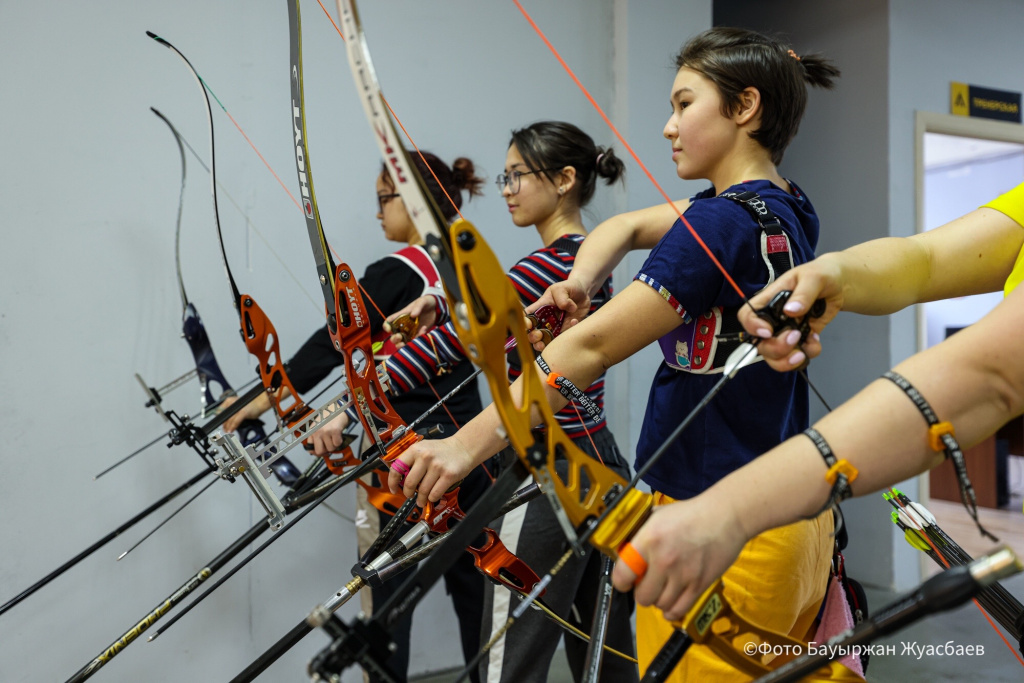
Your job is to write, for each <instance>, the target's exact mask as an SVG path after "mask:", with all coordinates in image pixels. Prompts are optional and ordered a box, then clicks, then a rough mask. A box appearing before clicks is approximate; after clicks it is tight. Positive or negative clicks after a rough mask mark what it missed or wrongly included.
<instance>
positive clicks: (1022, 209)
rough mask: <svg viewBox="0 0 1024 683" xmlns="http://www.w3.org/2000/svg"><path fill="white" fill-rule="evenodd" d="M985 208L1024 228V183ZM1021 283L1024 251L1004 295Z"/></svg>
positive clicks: (1006, 285) (1009, 278) (1023, 273)
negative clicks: (1007, 217)
mask: <svg viewBox="0 0 1024 683" xmlns="http://www.w3.org/2000/svg"><path fill="white" fill-rule="evenodd" d="M985 208H989V209H995V210H996V211H998V212H999V213H1003V214H1006V215H1007V216H1009V217H1010V218H1012V219H1013V220H1015V221H1016V222H1017V223H1018V224H1019V225H1021V226H1024V183H1021V184H1020V185H1018V186H1017V187H1015V188H1013V189H1012V190H1010V191H1009V192H1007V193H1005V194H1001V195H999V196H998V197H996V198H995V199H993V200H992V201H990V202H989V203H988V204H986V205H985ZM1021 282H1024V249H1021V251H1020V253H1019V254H1017V261H1016V263H1014V264H1013V270H1012V271H1011V272H1010V277H1008V278H1006V284H1005V286H1004V287H1003V293H1004V294H1006V295H1008V294H1009V293H1010V292H1012V291H1013V290H1014V288H1016V287H1017V285H1019V284H1020V283H1021Z"/></svg>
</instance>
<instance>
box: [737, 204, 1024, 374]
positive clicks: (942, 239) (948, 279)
mask: <svg viewBox="0 0 1024 683" xmlns="http://www.w3.org/2000/svg"><path fill="white" fill-rule="evenodd" d="M1022 245H1024V228H1022V227H1021V226H1020V225H1019V224H1018V223H1016V222H1015V221H1014V220H1013V219H1011V218H1009V217H1008V216H1006V215H1005V214H1003V213H1001V212H999V211H996V210H995V209H989V208H981V209H977V210H975V211H972V212H971V213H969V214H967V215H966V216H962V217H961V218H958V219H956V220H954V221H952V222H950V223H947V224H945V225H943V226H941V227H939V228H936V229H934V230H930V231H928V232H925V233H921V234H918V235H914V236H912V237H906V238H899V237H888V238H884V239H879V240H873V241H871V242H865V243H864V244H858V245H856V246H853V247H850V248H849V249H846V250H844V251H840V252H834V253H829V254H824V255H823V256H820V257H819V258H817V259H815V260H814V261H811V262H810V263H805V264H804V265H802V266H798V267H797V268H794V269H793V270H790V271H788V272H786V273H785V274H783V275H782V276H781V277H780V278H779V279H778V280H776V281H775V282H773V283H772V284H771V285H769V286H768V287H766V288H765V289H764V290H763V291H761V292H759V293H758V294H757V295H756V296H754V297H751V300H750V303H751V305H752V306H753V307H754V308H759V307H761V306H764V305H765V304H766V303H767V302H768V301H769V300H770V299H771V297H772V296H774V295H775V294H776V293H778V292H780V291H782V290H792V292H793V295H792V296H791V297H790V300H789V303H788V304H787V305H786V310H787V312H788V313H790V314H791V315H802V314H803V313H804V312H805V311H807V310H808V307H809V306H810V304H811V303H813V302H814V301H815V299H819V298H824V299H825V300H826V301H827V302H828V309H827V311H826V313H825V315H824V316H822V317H821V318H818V319H817V320H815V321H814V322H813V323H812V326H811V327H812V329H813V330H814V331H815V332H817V333H820V332H821V330H822V329H824V327H825V326H826V325H827V324H828V323H829V322H830V321H831V320H832V319H833V318H834V317H835V316H836V314H837V313H838V312H839V311H840V310H843V311H852V312H855V313H864V314H868V315H885V314H889V313H893V312H895V311H898V310H900V309H902V308H905V307H907V306H909V305H911V304H915V303H922V302H925V301H935V300H937V299H943V298H947V297H954V296H967V295H970V294H980V293H983V292H993V291H998V290H999V289H1002V287H1003V282H1004V281H1005V280H1006V277H1007V276H1008V275H1009V274H1010V271H1011V270H1012V268H1013V264H1014V260H1015V259H1016V257H1017V254H1018V253H1019V252H1020V250H1021V247H1022ZM740 321H741V322H742V323H743V325H744V327H745V328H746V329H747V331H749V332H751V333H754V334H759V336H764V334H765V333H766V332H767V331H768V328H767V326H766V324H765V323H764V322H763V321H761V320H760V319H758V318H757V317H756V316H755V315H754V314H753V311H752V310H751V309H750V308H748V307H744V308H743V309H742V310H741V311H740ZM759 331H760V332H759ZM795 342H796V340H795V339H788V340H787V339H785V338H780V339H771V340H768V341H766V342H764V343H762V344H761V349H760V351H761V353H762V355H764V356H765V357H766V358H767V359H768V360H769V362H770V363H772V365H773V367H775V368H776V369H780V370H787V369H791V368H792V367H793V366H794V365H799V364H800V363H801V362H803V357H798V358H796V361H797V362H796V363H791V362H789V361H790V360H791V359H793V355H792V354H794V353H795V351H794V344H795ZM804 350H805V351H806V352H807V355H808V356H810V357H812V358H813V357H814V356H816V355H818V353H820V351H821V346H820V344H819V343H818V342H817V340H812V341H811V342H810V343H809V344H807V345H806V346H805V347H804Z"/></svg>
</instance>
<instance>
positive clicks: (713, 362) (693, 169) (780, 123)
mask: <svg viewBox="0 0 1024 683" xmlns="http://www.w3.org/2000/svg"><path fill="white" fill-rule="evenodd" d="M676 69H677V71H676V74H675V78H674V81H673V83H672V84H671V87H670V88H669V89H668V92H667V93H666V94H667V95H668V100H669V103H670V105H671V114H670V115H669V117H668V121H667V122H666V124H665V127H664V129H663V135H664V137H665V138H666V140H667V141H668V144H667V145H666V146H668V147H670V148H671V159H672V163H673V165H674V166H675V168H676V172H677V174H678V175H679V177H680V178H683V179H707V180H708V181H710V183H711V187H709V188H708V189H707V190H705V191H703V192H701V193H698V194H697V195H695V196H694V197H692V198H691V199H690V200H688V201H681V202H676V206H670V205H668V204H663V205H660V206H655V207H652V208H649V209H643V210H640V211H635V212H632V213H628V214H623V215H622V216H618V217H616V218H614V219H612V220H610V221H607V222H606V223H605V224H602V225H600V226H598V227H597V228H596V229H595V230H594V232H593V233H592V234H591V236H590V237H588V238H587V241H586V242H585V243H584V244H583V246H582V248H581V249H580V252H579V256H578V257H577V259H576V263H575V267H574V268H573V271H572V276H571V277H570V278H569V279H568V280H567V281H566V282H564V283H561V284H559V285H556V286H555V288H554V289H555V292H553V294H552V297H551V299H553V300H554V301H556V302H558V303H559V305H560V307H562V308H564V309H566V310H571V311H575V312H576V313H577V315H579V314H580V313H586V312H588V311H589V308H590V305H589V304H590V297H591V296H592V295H593V294H594V293H595V292H597V291H598V290H599V288H600V287H601V283H603V282H604V278H605V276H606V275H607V274H608V273H609V272H611V270H612V268H614V267H615V265H616V264H617V263H618V262H619V261H620V260H621V259H622V257H623V256H624V255H625V254H626V253H627V252H628V251H629V250H631V249H652V251H651V253H650V255H649V257H648V258H647V260H646V262H645V263H644V265H643V267H642V268H641V270H640V272H639V273H638V274H637V276H636V278H635V279H634V280H633V282H632V283H630V284H629V285H628V286H627V287H626V288H625V289H624V290H623V291H622V292H620V293H619V294H618V295H617V296H616V297H615V298H614V299H612V300H611V301H609V302H608V303H607V304H606V305H605V306H604V307H603V308H602V309H601V310H600V311H598V312H596V313H594V314H592V315H590V316H589V317H587V318H586V319H585V320H582V321H580V322H579V324H577V325H575V326H573V327H570V328H569V329H568V330H565V331H563V333H562V334H561V335H560V336H558V337H556V338H555V339H554V340H553V341H552V342H551V343H550V344H548V345H547V346H546V348H544V360H545V361H546V365H547V366H548V367H550V369H551V371H552V372H557V373H559V374H561V375H563V376H565V377H566V378H568V379H569V380H571V381H572V382H573V383H574V384H576V385H577V386H583V385H586V384H588V383H590V382H592V381H593V380H594V378H596V377H599V376H600V375H601V373H603V372H604V371H605V370H606V369H607V368H608V367H609V366H610V365H611V364H614V363H618V362H620V361H622V360H624V359H625V358H628V357H629V356H631V355H632V354H634V353H636V352H637V351H639V350H640V349H642V348H644V347H646V346H648V345H649V344H651V343H652V342H655V341H657V342H660V346H661V348H662V351H663V353H664V355H665V362H664V363H662V365H661V366H660V367H659V369H658V370H657V373H656V375H655V377H654V381H653V383H652V386H651V391H650V397H649V400H648V404H647V413H646V415H645V418H644V423H643V427H642V429H641V432H640V439H639V442H638V444H637V449H636V450H637V463H636V466H637V467H638V468H639V467H640V466H642V465H644V464H646V463H647V462H648V461H649V460H650V458H651V456H652V455H653V454H654V453H655V451H656V450H658V449H659V448H660V447H661V446H662V445H663V444H666V443H667V445H666V450H665V451H664V456H663V457H662V458H661V459H660V460H658V461H656V462H655V463H654V464H653V465H652V467H651V469H649V470H648V471H647V472H646V474H645V477H644V481H645V482H646V483H647V484H649V485H650V487H651V489H652V490H653V493H654V498H655V503H656V504H657V505H665V504H668V503H671V502H673V500H679V499H688V498H693V497H695V496H697V495H698V494H700V493H701V492H702V491H704V490H705V489H708V488H709V487H711V486H712V485H714V484H715V483H716V482H717V481H718V480H720V479H722V478H724V477H725V476H727V475H728V474H729V473H730V472H732V471H734V470H737V469H739V468H740V467H741V466H743V465H744V464H746V463H748V462H750V461H752V460H754V459H755V458H756V457H757V456H759V455H760V454H761V453H763V452H765V450H767V449H769V448H771V447H772V446H774V445H776V444H778V443H779V442H780V441H782V440H784V439H786V438H788V437H790V436H793V435H794V434H799V433H800V432H801V431H802V430H803V429H805V428H806V427H807V426H808V396H807V385H806V382H805V381H804V379H803V377H801V376H799V375H797V374H796V373H788V374H781V373H776V372H774V371H773V370H772V369H771V368H770V367H768V366H767V364H764V363H760V364H754V365H751V366H750V367H746V368H743V369H742V370H740V371H739V372H738V373H737V374H736V375H735V377H734V378H733V379H731V380H730V381H729V382H728V383H727V384H725V385H724V387H723V388H722V389H721V391H720V392H719V393H718V394H717V395H716V396H715V397H714V399H713V400H712V401H711V402H710V403H709V404H708V405H707V406H706V407H705V408H704V409H703V411H702V412H701V413H700V414H699V415H698V417H697V419H696V420H695V421H694V423H693V424H691V425H690V427H689V428H688V429H686V430H684V431H683V432H682V434H681V435H680V436H679V437H678V438H677V439H676V440H675V441H672V442H667V437H668V436H669V434H670V433H671V432H672V431H673V430H674V429H675V428H676V427H677V426H678V425H679V424H680V423H681V422H682V420H683V418H684V417H685V416H686V415H687V414H688V413H689V412H690V411H691V409H693V408H695V407H696V406H697V405H699V404H700V402H701V400H702V399H703V398H704V397H705V396H706V395H707V394H708V392H709V390H710V388H711V387H712V386H713V385H715V384H716V383H717V382H718V380H719V379H720V378H721V369H720V365H719V364H720V363H721V362H722V361H724V360H725V357H727V356H728V351H725V352H724V353H719V352H718V351H719V350H720V349H719V346H720V345H721V344H723V342H720V341H719V339H718V336H717V335H718V334H720V331H725V330H720V328H719V327H718V326H719V324H722V325H726V324H736V325H738V322H736V321H735V311H736V309H737V308H738V307H739V306H740V305H741V304H742V303H743V298H741V296H740V295H739V294H738V293H737V292H736V291H734V289H733V287H732V285H731V284H730V283H729V281H727V280H726V278H725V276H724V275H723V274H722V272H721V271H720V270H719V269H718V268H717V267H715V265H714V264H713V263H712V261H711V259H710V258H709V257H708V255H707V254H706V253H705V252H704V250H703V248H702V247H701V246H700V244H699V243H698V240H697V239H696V238H695V236H694V235H693V234H691V232H690V231H689V229H688V228H687V226H686V225H685V224H684V221H683V220H682V219H680V216H679V214H678V213H677V207H678V209H679V210H681V211H685V212H686V213H685V216H686V219H687V221H686V222H688V223H689V224H691V225H692V226H693V228H694V231H695V232H696V234H697V235H699V236H700V238H701V239H702V240H703V243H704V244H706V245H707V246H708V248H709V249H710V250H711V252H712V253H714V254H715V256H716V258H717V259H718V261H719V262H720V263H722V265H723V266H724V269H725V270H726V271H727V272H728V273H729V274H730V276H731V280H732V281H735V282H736V283H737V285H738V288H739V289H740V290H741V291H742V292H744V293H745V294H752V293H754V292H756V291H758V290H759V289H761V288H763V287H764V286H765V284H766V283H767V282H769V281H770V278H771V277H773V275H774V274H775V273H780V272H782V271H784V270H785V268H786V267H789V266H791V265H792V264H794V263H795V264H799V263H802V262H805V261H807V260H810V259H812V258H813V257H814V247H815V245H816V243H817V239H818V228H819V226H818V217H817V215H816V213H815V211H814V207H813V206H812V205H811V203H810V201H809V200H808V199H807V197H806V196H805V194H804V193H803V192H802V191H801V190H800V189H799V188H798V187H797V186H796V184H795V183H793V182H791V181H789V180H788V179H786V178H784V177H783V176H782V175H781V174H780V173H779V171H778V169H777V166H778V165H779V164H780V163H781V161H782V157H783V153H784V152H785V150H786V148H787V146H788V145H789V143H790V141H791V140H792V139H793V137H794V136H795V135H796V131H797V127H798V126H799V123H800V119H801V118H802V116H803V113H804V109H805V107H806V102H807V86H808V85H813V86H817V87H824V88H830V87H831V86H832V83H833V81H834V79H835V78H836V77H837V76H838V75H839V72H838V70H837V69H836V68H835V67H833V66H832V65H831V64H830V63H829V62H828V61H827V60H825V59H823V58H821V57H819V56H815V55H804V56H802V57H801V56H800V55H797V54H796V53H795V52H794V51H793V50H788V49H787V48H786V46H784V45H782V44H780V43H779V42H777V41H775V40H773V39H771V38H768V37H766V36H763V35H761V34H758V33H755V32H753V31H748V30H744V29H733V28H724V27H719V28H713V29H710V30H708V31H705V32H703V33H701V34H699V35H697V36H696V37H694V38H693V39H692V40H690V41H689V42H688V43H687V44H686V45H684V46H683V48H682V50H680V52H679V54H678V55H677V58H676ZM668 152H669V150H666V159H665V160H666V161H668ZM780 254H782V255H784V256H785V257H786V259H785V261H786V262H785V263H779V262H778V256H779V255H780ZM551 299H548V300H549V301H550V300H551ZM580 317H582V316H580ZM726 329H727V328H726ZM720 356H722V357H720ZM716 369H718V372H717V373H716V372H715V370H716ZM542 376H544V374H543V373H542ZM545 390H546V393H547V396H548V400H549V401H551V404H552V407H553V408H555V409H557V408H560V407H561V406H563V405H565V403H566V399H565V397H563V396H562V394H560V393H559V391H558V390H557V389H554V388H551V387H547V386H545ZM512 395H513V397H518V396H520V395H521V388H520V387H519V386H517V385H514V386H513V387H512ZM500 425H501V421H500V418H499V416H498V413H497V410H496V409H495V408H494V407H493V406H491V407H488V408H486V409H485V410H484V411H483V412H482V413H481V414H480V415H479V416H477V418H475V419H474V420H473V421H472V422H470V423H469V424H468V425H465V426H464V427H463V428H462V429H461V430H459V431H458V432H457V433H456V434H455V435H454V436H452V437H451V438H448V439H445V440H443V441H433V442H430V443H422V444H417V445H416V446H414V447H413V448H410V449H409V450H407V451H406V452H405V453H403V454H402V455H401V457H400V459H401V460H402V461H403V462H404V463H405V465H406V466H407V467H408V468H409V469H410V472H409V474H408V475H407V476H406V477H405V479H404V486H403V484H402V482H401V481H400V479H399V477H398V476H397V475H396V473H395V472H394V471H392V474H391V475H390V479H389V481H390V484H391V487H392V490H396V491H397V490H399V489H404V493H405V495H407V496H412V495H418V497H419V499H420V501H421V503H425V502H426V501H427V500H436V499H437V498H438V497H439V496H440V495H441V493H443V491H444V489H445V488H446V487H447V486H449V485H450V484H451V482H453V481H456V480H458V478H459V477H460V476H462V474H463V473H464V472H466V471H468V470H469V469H471V468H472V467H473V466H474V464H475V463H477V462H481V461H483V460H486V459H487V458H488V457H490V456H491V455H492V454H493V453H495V452H497V451H498V450H500V449H501V448H502V447H503V446H504V443H503V440H502V439H500V437H499V436H498V434H497V431H496V430H497V428H498V427H499V426H500ZM703 513H704V514H706V515H708V516H709V517H713V516H714V515H716V514H717V511H716V510H713V509H704V510H703ZM659 517H660V515H659V511H658V510H657V509H656V510H655V511H654V513H653V515H652V519H651V521H650V522H648V525H651V524H653V523H654V522H655V521H656V520H658V519H659ZM832 530H833V522H832V513H831V511H829V512H826V513H824V514H820V515H817V516H816V517H815V518H814V519H811V520H806V521H802V522H799V523H797V524H793V525H790V526H787V527H783V528H781V529H775V530H772V531H768V532H766V533H763V534H761V535H760V536H758V537H757V538H755V539H753V540H752V541H751V542H750V543H748V544H747V546H746V547H744V549H743V551H742V552H741V553H740V555H739V558H738V559H737V561H736V562H735V563H734V564H733V565H732V567H731V568H730V569H729V570H728V571H726V572H725V574H724V575H723V577H722V578H723V582H724V587H725V595H726V598H727V599H728V600H729V601H730V602H731V603H732V604H733V606H734V607H735V608H736V611H737V612H739V613H741V614H742V615H744V616H745V617H746V618H747V619H748V620H750V621H751V622H753V623H755V624H757V625H759V626H761V627H764V628H767V629H770V630H773V631H777V632H780V633H788V634H790V635H791V636H792V637H793V638H795V639H797V640H801V641H802V642H809V641H811V640H815V641H818V642H824V641H825V640H826V639H827V636H828V635H831V634H829V633H821V632H818V633H816V632H815V629H816V618H817V616H818V614H819V610H820V608H821V605H822V602H823V599H824V597H825V592H826V587H827V586H828V585H829V565H830V561H831V559H832V549H833V541H834V539H833V538H832V537H831V533H832ZM637 539H638V540H637V542H636V545H635V546H634V547H632V550H633V563H634V566H638V567H639V566H640V564H641V562H643V561H644V560H645V558H650V557H652V556H654V553H655V552H656V551H655V548H654V546H657V549H658V551H662V555H664V551H668V550H672V549H674V548H675V547H676V545H675V540H676V539H673V538H671V537H666V536H664V535H662V536H660V537H658V536H654V535H647V534H638V535H637ZM659 544H660V545H659ZM627 557H628V553H627ZM660 557H661V556H659V558H660ZM637 558H639V561H637ZM621 564H622V560H621V559H620V561H619V565H621ZM620 569H621V567H618V568H617V571H619V570H620ZM652 575H653V576H654V577H655V578H656V579H658V580H661V581H665V580H669V581H670V579H664V578H663V577H664V575H663V573H661V572H653V571H652ZM659 577H661V578H659ZM619 585H620V586H624V585H625V584H624V583H622V582H620V583H619ZM662 587H663V586H662V585H660V584H658V583H657V582H656V581H655V580H652V581H651V582H650V583H646V582H645V580H643V579H641V580H640V581H639V582H637V583H636V588H635V595H636V600H637V603H638V604H639V605H642V606H644V607H642V608H640V607H638V609H637V645H638V654H639V659H640V665H641V669H646V668H647V666H649V664H650V663H651V661H652V659H653V658H654V656H655V654H656V653H657V651H658V650H659V649H660V647H661V646H662V644H663V643H665V642H666V641H667V640H668V638H669V636H670V635H671V634H672V633H673V632H674V628H673V626H672V624H671V622H670V621H669V619H679V618H681V617H683V616H684V614H683V613H681V612H680V611H679V610H678V609H677V607H678V605H674V604H668V603H665V602H663V601H660V600H658V598H659V596H660V594H661V589H662ZM654 603H656V605H655V604H654ZM837 605H839V603H837ZM659 608H661V609H659ZM662 609H663V610H664V611H665V613H664V615H663V614H662V611H661V610H662ZM844 609H846V608H844ZM847 616H849V615H848V614H847ZM823 636H824V637H823ZM844 663H845V662H844ZM849 665H850V666H852V667H854V668H856V667H857V666H858V663H857V662H853V661H849ZM837 674H838V675H840V676H842V675H849V676H854V675H855V674H853V673H851V672H850V671H849V670H843V671H839V672H837ZM737 675H738V674H737V671H736V670H735V669H733V668H732V667H731V666H730V665H729V664H727V663H726V662H725V661H723V660H722V659H720V658H718V657H717V656H716V655H714V654H713V653H712V652H711V651H710V649H709V648H707V647H706V646H693V647H691V648H690V649H689V650H688V652H687V653H686V656H685V657H683V659H682V661H681V664H680V665H679V666H678V667H677V669H676V671H675V673H674V674H673V675H672V677H671V679H670V680H672V681H676V680H680V681H682V680H716V681H717V680H721V681H730V680H735V679H736V677H737Z"/></svg>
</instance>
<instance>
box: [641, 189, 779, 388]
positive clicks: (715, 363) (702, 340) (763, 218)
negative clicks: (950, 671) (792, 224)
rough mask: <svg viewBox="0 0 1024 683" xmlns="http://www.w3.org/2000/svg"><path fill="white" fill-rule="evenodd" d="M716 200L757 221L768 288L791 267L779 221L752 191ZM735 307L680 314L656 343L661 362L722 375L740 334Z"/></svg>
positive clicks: (725, 194) (722, 195) (740, 328)
mask: <svg viewBox="0 0 1024 683" xmlns="http://www.w3.org/2000/svg"><path fill="white" fill-rule="evenodd" d="M719 197H722V198H725V199H730V200H732V201H734V202H737V203H739V204H740V205H741V206H743V208H744V209H746V210H747V213H749V214H750V216H751V217H752V218H753V219H754V220H755V221H757V225H758V229H759V232H760V239H759V244H760V247H761V249H760V250H761V259H762V260H763V261H764V263H765V265H766V266H767V267H768V282H766V283H765V286H768V285H769V284H771V283H772V282H774V281H775V278H776V277H778V276H779V275H781V274H782V273H784V272H786V271H787V270H789V269H790V268H792V267H793V250H792V249H791V247H790V243H789V236H788V235H787V234H786V233H785V231H784V230H783V229H782V222H781V221H780V220H779V218H778V216H776V215H775V214H774V213H773V212H772V210H771V209H769V208H768V205H767V204H766V203H765V202H764V200H763V199H761V197H760V196H758V194H757V193H756V192H751V191H748V192H726V193H724V194H721V195H719ZM738 311H739V309H738V308H723V307H722V306H715V307H713V308H712V309H711V310H709V311H705V312H704V313H701V314H699V315H692V314H691V313H690V312H689V311H686V312H684V314H683V324H682V325H680V326H679V327H677V328H676V329H674V330H672V331H671V332H669V333H668V334H666V335H665V336H664V337H662V338H661V339H659V340H658V344H660V345H661V352H662V354H663V355H664V356H665V362H666V363H667V364H668V365H669V367H672V368H674V369H676V370H681V371H683V372H690V373H693V374H697V375H709V374H717V373H720V372H722V366H723V365H725V360H726V359H727V358H728V357H729V354H730V353H732V352H733V350H735V349H736V347H737V346H739V344H740V340H739V337H738V334H737V333H739V332H742V331H743V327H742V326H741V325H740V322H739V320H738V319H737V317H736V313H737V312H738Z"/></svg>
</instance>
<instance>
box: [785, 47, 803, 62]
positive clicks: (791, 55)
mask: <svg viewBox="0 0 1024 683" xmlns="http://www.w3.org/2000/svg"><path fill="white" fill-rule="evenodd" d="M786 52H787V53H788V54H789V56H790V57H792V58H793V59H795V60H796V61H798V62H799V61H800V55H798V54H797V53H795V52H793V51H792V50H786Z"/></svg>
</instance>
